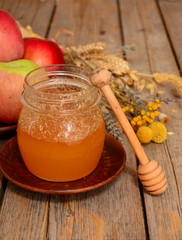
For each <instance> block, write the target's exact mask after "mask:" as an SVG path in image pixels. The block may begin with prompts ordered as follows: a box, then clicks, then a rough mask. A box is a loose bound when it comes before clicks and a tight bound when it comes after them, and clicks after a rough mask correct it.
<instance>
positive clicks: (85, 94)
mask: <svg viewBox="0 0 182 240" xmlns="http://www.w3.org/2000/svg"><path fill="white" fill-rule="evenodd" d="M89 78H90V73H89V72H88V71H86V70H85V69H84V68H81V67H77V66H75V65H71V64H55V65H48V66H43V67H39V68H36V69H34V70H32V71H31V72H29V73H28V74H27V76H26V77H25V81H24V93H23V95H22V103H24V105H25V104H26V105H27V103H28V105H29V106H30V107H36V106H35V104H34V106H32V99H34V100H35V99H36V100H38V101H39V102H40V101H41V102H45V101H48V102H49V103H52V104H54V103H56V102H59V103H64V105H65V104H70V103H74V102H76V101H79V102H82V103H83V102H84V101H85V99H86V101H85V104H89V105H90V106H94V105H95V104H97V103H98V102H99V101H100V94H99V90H98V88H96V87H95V86H94V85H92V83H91V82H90V80H89ZM72 82H74V84H73V85H71V84H72ZM41 84H49V85H48V92H45V91H41V90H42V89H43V88H41V86H42V85H41ZM51 84H52V85H51ZM56 84H57V85H56ZM77 84H78V86H80V88H79V89H77V90H75V91H71V92H69V91H68V92H66V91H65V92H61V91H58V92H56V91H55V92H54V91H53V92H51V91H49V88H50V87H51V86H53V87H55V88H54V89H56V87H60V86H63V87H64V86H69V87H71V86H72V87H76V86H77ZM79 84H80V85H79ZM43 87H44V86H43ZM54 89H53V90H54ZM33 102H35V101H33ZM65 106H66V105H65ZM68 111H69V109H67V110H66V112H68Z"/></svg>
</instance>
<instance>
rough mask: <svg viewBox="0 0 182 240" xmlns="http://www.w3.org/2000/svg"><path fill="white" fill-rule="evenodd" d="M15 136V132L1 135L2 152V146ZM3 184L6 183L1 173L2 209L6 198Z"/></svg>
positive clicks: (0, 194)
mask: <svg viewBox="0 0 182 240" xmlns="http://www.w3.org/2000/svg"><path fill="white" fill-rule="evenodd" d="M14 134H15V132H11V133H9V134H6V135H4V134H3V135H0V150H1V148H2V146H3V145H4V144H5V143H6V142H7V140H8V139H10V138H11V137H13V136H14ZM3 182H4V178H3V175H2V173H1V172H0V207H1V202H2V200H3V196H4V186H3Z"/></svg>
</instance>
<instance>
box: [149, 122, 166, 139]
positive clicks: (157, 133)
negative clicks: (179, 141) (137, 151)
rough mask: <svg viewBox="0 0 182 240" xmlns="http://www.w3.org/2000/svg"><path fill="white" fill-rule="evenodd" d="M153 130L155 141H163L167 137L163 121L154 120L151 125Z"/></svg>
mask: <svg viewBox="0 0 182 240" xmlns="http://www.w3.org/2000/svg"><path fill="white" fill-rule="evenodd" d="M149 128H150V129H151V130H152V132H153V136H152V141H153V142H155V143H162V142H164V141H165V140H166V138H167V129H166V127H165V126H164V124H163V123H161V122H153V123H151V124H150V125H149Z"/></svg>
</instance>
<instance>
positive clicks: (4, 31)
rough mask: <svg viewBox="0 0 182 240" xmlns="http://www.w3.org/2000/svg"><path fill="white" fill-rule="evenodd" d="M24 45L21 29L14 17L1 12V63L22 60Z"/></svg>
mask: <svg viewBox="0 0 182 240" xmlns="http://www.w3.org/2000/svg"><path fill="white" fill-rule="evenodd" d="M23 53H24V43H23V38H22V35H21V32H20V29H19V27H18V25H17V23H16V21H15V20H14V19H13V17H12V16H11V15H10V14H9V13H8V12H6V11H4V10H0V62H9V61H13V60H16V59H20V58H22V56H23Z"/></svg>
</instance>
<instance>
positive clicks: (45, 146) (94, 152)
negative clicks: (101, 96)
mask: <svg viewBox="0 0 182 240" xmlns="http://www.w3.org/2000/svg"><path fill="white" fill-rule="evenodd" d="M17 136H18V145H19V149H20V152H21V155H22V158H23V160H24V162H25V165H26V167H27V168H28V170H29V171H30V172H31V173H33V174H34V175H36V176H37V177H39V178H42V179H45V180H49V181H72V180H76V179H80V178H82V177H84V176H87V175H88V174H90V173H91V172H92V171H93V170H94V169H95V168H96V166H97V164H98V162H99V160H100V156H101V153H102V150H103V144H104V137H105V133H104V123H103V122H102V123H101V124H100V126H99V127H98V128H97V129H96V130H95V131H94V132H92V133H91V134H89V135H88V136H86V137H85V138H83V139H80V140H75V141H71V142H70V141H69V142H60V141H47V140H44V139H40V138H36V137H34V136H36V132H34V135H30V134H28V133H26V132H24V131H23V130H22V129H21V127H20V126H18V129H17Z"/></svg>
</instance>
